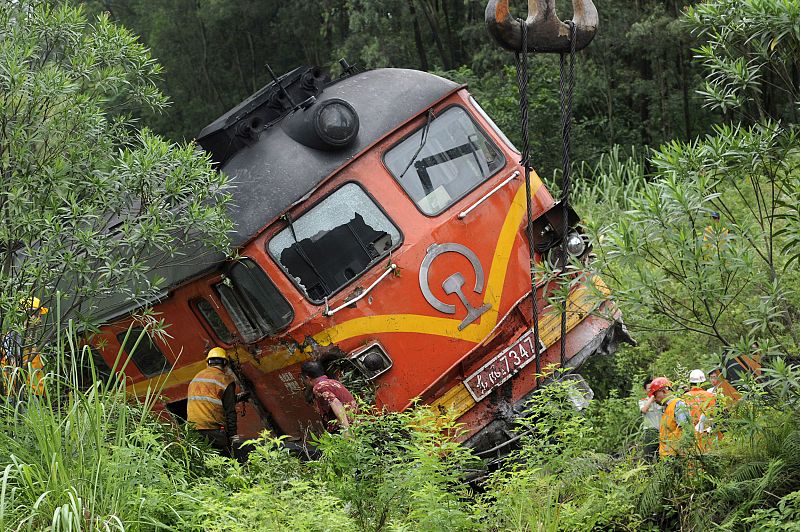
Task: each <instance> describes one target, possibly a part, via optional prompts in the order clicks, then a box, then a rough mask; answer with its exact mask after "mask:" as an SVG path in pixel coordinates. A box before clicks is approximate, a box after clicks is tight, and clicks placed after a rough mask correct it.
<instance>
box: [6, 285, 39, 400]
mask: <svg viewBox="0 0 800 532" xmlns="http://www.w3.org/2000/svg"><path fill="white" fill-rule="evenodd" d="M20 304H21V305H24V308H25V312H26V316H27V318H26V322H25V334H24V335H23V334H21V333H19V332H14V331H12V332H9V333H7V334H6V335H5V336H3V339H2V343H1V345H0V367H2V374H3V388H4V390H5V397H6V398H7V399H12V400H14V401H16V400H19V399H20V398H22V397H24V393H22V392H23V390H22V389H21V388H23V386H22V384H21V383H22V382H25V381H27V389H28V390H29V391H30V393H32V394H33V395H37V396H41V395H43V394H44V361H43V360H42V355H41V353H39V349H38V348H37V347H36V345H35V344H34V340H35V336H36V331H37V330H38V328H39V326H40V325H41V322H42V316H44V315H45V314H47V313H48V311H49V309H48V308H47V307H45V306H43V305H42V302H41V301H40V300H39V298H38V297H31V298H28V299H23V300H22V302H21V303H20ZM20 371H23V372H24V373H26V374H27V379H22V380H17V374H18V373H19V372H20Z"/></svg>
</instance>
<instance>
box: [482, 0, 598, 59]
mask: <svg viewBox="0 0 800 532" xmlns="http://www.w3.org/2000/svg"><path fill="white" fill-rule="evenodd" d="M572 10H573V17H572V23H573V24H574V25H575V48H574V49H575V50H576V51H577V50H580V49H582V48H585V47H586V46H587V45H588V44H589V43H590V42H592V39H593V38H594V36H595V33H597V25H598V22H599V18H598V16H597V8H596V7H595V5H594V3H592V1H591V0H572ZM522 24H525V25H526V26H527V30H528V31H527V34H528V35H527V41H528V42H527V43H525V44H526V45H527V46H526V48H525V51H527V52H555V53H559V52H564V53H566V52H569V51H570V49H571V45H570V25H569V24H568V23H566V22H562V21H561V19H559V18H558V15H557V14H556V5H555V0H528V18H527V19H526V20H525V21H524V22H521V21H520V20H518V19H515V18H514V17H512V16H511V13H510V12H509V10H508V0H489V3H488V4H487V5H486V28H487V29H488V30H489V34H490V35H491V36H492V37H493V38H494V40H496V41H497V42H498V43H499V44H500V46H502V47H503V48H505V49H507V50H511V51H514V52H519V51H522V45H523V43H522Z"/></svg>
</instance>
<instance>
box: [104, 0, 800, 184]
mask: <svg viewBox="0 0 800 532" xmlns="http://www.w3.org/2000/svg"><path fill="white" fill-rule="evenodd" d="M595 3H596V5H597V8H598V11H599V13H600V29H599V32H598V35H597V37H596V38H595V40H594V41H593V42H592V44H591V45H590V46H589V47H588V48H586V49H585V50H584V51H582V52H580V53H579V56H578V66H577V72H578V74H577V87H576V93H575V103H574V113H575V125H574V127H573V142H572V145H573V150H574V151H573V157H574V159H575V160H577V161H581V160H586V161H594V160H596V159H597V158H598V157H599V156H600V154H602V153H603V152H606V151H608V150H610V149H611V148H612V147H613V146H614V145H621V146H623V147H625V148H626V149H627V147H630V146H634V147H641V146H654V147H657V146H659V145H660V144H662V143H664V142H666V141H668V140H673V139H678V140H689V139H692V138H695V137H697V136H699V135H701V134H704V133H706V132H708V131H709V130H710V128H711V126H712V125H713V124H714V123H717V122H719V121H721V120H723V119H724V118H730V116H729V117H725V116H723V114H722V113H719V112H716V113H715V112H712V111H710V110H707V109H706V108H705V107H704V106H703V104H702V103H703V102H702V100H701V96H700V95H699V94H698V92H697V91H698V90H701V89H702V86H703V82H704V77H703V72H702V70H701V68H702V66H701V65H699V64H698V63H697V62H693V61H692V56H693V52H692V48H693V47H695V46H696V45H697V41H696V38H695V37H696V36H694V35H692V34H691V32H690V30H689V27H688V26H687V25H686V24H683V23H681V21H680V20H679V19H680V16H681V15H682V13H683V11H684V9H685V7H686V6H687V5H690V4H692V3H693V2H686V1H680V0H636V1H630V2H619V1H612V0H598V1H597V2H595ZM88 5H89V7H90V8H91V9H92V10H94V11H96V12H99V11H106V12H108V13H109V14H110V16H111V18H112V19H113V20H116V21H119V22H120V23H122V24H124V25H125V26H126V27H129V28H131V29H133V30H134V31H135V32H136V33H138V34H139V35H141V40H142V41H143V42H144V44H146V45H147V46H148V47H150V48H151V49H152V51H153V55H154V56H155V57H157V58H158V59H159V62H160V63H161V64H162V65H163V67H164V73H163V87H162V89H163V91H164V92H165V93H166V94H167V95H168V96H169V97H170V98H171V99H172V102H173V103H172V106H171V107H170V108H169V109H168V110H167V111H166V112H164V113H162V114H160V115H158V116H150V117H146V118H145V122H146V123H148V125H150V126H151V127H153V128H154V129H155V130H156V131H157V132H159V133H162V134H164V135H166V136H168V137H169V138H171V139H173V140H181V139H191V138H194V136H195V135H197V134H198V133H199V131H200V130H201V129H202V128H203V127H204V126H205V125H207V124H209V123H210V122H211V121H213V120H214V119H215V118H216V117H217V116H219V115H221V114H222V113H223V112H224V111H226V110H227V109H229V108H231V107H233V106H234V105H236V104H238V103H239V102H240V101H241V100H242V99H244V98H245V97H246V96H248V95H249V94H251V93H253V92H255V91H256V90H257V89H258V88H260V87H261V86H263V85H264V84H266V83H268V82H269V81H270V77H269V74H268V72H267V69H266V66H265V65H267V64H269V65H270V66H271V67H272V69H273V70H274V71H275V72H276V73H282V72H286V71H288V70H290V69H292V68H295V67H296V66H298V65H300V64H314V65H319V66H322V67H323V68H326V69H327V70H328V71H330V72H331V74H332V75H336V74H337V73H338V72H339V71H340V67H339V65H338V63H337V61H338V60H339V59H340V58H345V59H346V60H347V61H349V62H350V63H356V64H357V65H358V66H360V67H361V68H377V67H399V68H414V69H421V70H426V71H435V72H437V73H440V74H442V75H444V76H446V77H449V78H451V79H454V80H457V81H461V82H464V83H468V84H469V86H470V89H471V90H472V92H473V93H474V95H475V96H476V98H477V99H478V101H479V102H481V104H482V105H483V106H484V107H485V108H486V109H487V110H488V111H489V113H490V114H491V115H492V116H493V117H494V118H495V120H496V121H497V122H498V124H499V125H500V127H501V128H502V129H503V130H504V131H506V132H507V133H508V134H509V135H510V136H511V138H512V140H514V139H517V138H518V137H519V126H518V124H517V118H516V117H517V104H516V99H517V89H516V85H515V74H514V71H513V68H512V65H513V61H514V58H513V54H512V53H509V52H507V51H504V50H502V49H500V48H499V46H497V44H496V43H494V42H493V41H492V40H491V39H490V37H489V36H488V34H487V32H486V30H485V26H484V9H485V4H484V3H482V2H479V1H477V0H378V1H367V0H323V1H317V0H301V1H298V2H290V3H287V2H279V1H276V0H244V1H240V2H225V1H206V2H200V1H196V0H176V1H173V2H162V1H160V0H92V1H91V2H89V3H88ZM511 8H512V11H513V10H514V9H516V10H517V15H519V16H523V15H524V9H525V4H524V3H523V2H518V3H517V4H514V3H512V6H511ZM559 13H560V14H561V15H562V17H565V18H566V17H568V14H569V13H571V6H570V5H567V2H561V3H560V4H559ZM531 80H532V81H531V104H532V108H531V117H532V121H531V127H532V130H531V135H532V148H533V149H532V153H533V157H534V158H533V160H534V164H535V165H536V167H537V169H538V170H539V172H540V174H542V175H544V176H548V177H549V176H551V175H552V172H553V171H554V170H555V169H556V168H560V159H559V157H560V144H559V143H560V138H559V134H558V123H559V119H558V92H557V91H558V58H557V56H553V55H548V56H538V57H534V58H533V59H532V69H531ZM761 97H762V99H763V102H762V103H763V111H764V113H765V114H766V115H767V116H770V117H773V118H777V117H779V116H781V114H782V113H783V112H785V109H784V107H783V106H782V105H781V104H782V100H781V98H780V97H779V96H778V95H776V94H775V93H774V91H772V90H770V89H769V87H767V89H766V90H765V91H764V92H763V94H762V95H761ZM739 111H740V112H747V111H748V110H746V109H741V110H739ZM789 112H791V113H794V114H795V115H796V113H797V110H796V109H794V108H792V109H790V110H789ZM731 113H732V112H731ZM795 118H796V117H795Z"/></svg>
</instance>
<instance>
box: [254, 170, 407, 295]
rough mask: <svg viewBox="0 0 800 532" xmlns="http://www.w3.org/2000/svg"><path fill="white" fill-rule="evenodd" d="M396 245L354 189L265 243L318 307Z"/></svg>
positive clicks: (388, 227) (393, 232)
mask: <svg viewBox="0 0 800 532" xmlns="http://www.w3.org/2000/svg"><path fill="white" fill-rule="evenodd" d="M399 243H400V231H399V230H398V229H397V227H395V226H394V224H392V222H391V221H390V220H389V219H388V218H387V217H386V215H385V214H384V213H383V211H381V209H380V208H379V207H378V206H377V205H376V204H375V203H374V202H373V201H372V199H370V197H369V196H368V195H367V193H366V192H364V190H363V189H362V188H361V187H360V186H358V185H357V184H355V183H347V184H346V185H344V186H342V187H341V188H339V189H337V190H336V191H334V192H333V193H332V194H331V195H330V196H328V197H327V198H325V199H324V200H322V201H321V202H320V203H318V204H317V205H315V206H314V207H312V208H311V209H310V210H308V211H307V212H306V213H304V214H303V215H302V216H301V217H300V218H298V219H297V220H294V221H292V222H291V224H290V225H289V227H287V228H285V229H283V230H282V231H280V232H279V233H278V234H276V235H275V236H274V237H273V238H272V240H271V241H270V242H269V246H268V249H269V253H270V255H272V257H273V258H275V260H277V261H278V262H279V263H280V264H281V265H282V266H283V267H284V268H285V269H286V271H287V272H288V273H289V275H290V276H291V277H292V278H293V279H294V281H295V282H296V283H297V284H298V285H300V287H301V288H302V289H303V290H304V291H305V293H306V295H307V296H308V298H309V299H311V300H312V301H314V302H319V303H321V302H322V301H323V300H324V298H325V297H327V296H329V295H331V294H333V293H334V292H336V291H337V290H339V289H340V288H342V287H343V286H345V285H346V284H348V283H349V282H350V281H352V280H353V279H355V278H356V277H359V276H360V275H361V274H362V273H364V272H365V271H366V270H367V269H369V268H370V267H371V266H372V265H373V264H375V262H377V261H379V260H380V259H381V258H383V257H385V256H387V255H388V253H389V251H390V250H391V249H392V248H394V247H395V246H397V244H399Z"/></svg>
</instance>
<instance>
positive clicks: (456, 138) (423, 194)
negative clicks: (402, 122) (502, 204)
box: [384, 107, 506, 215]
mask: <svg viewBox="0 0 800 532" xmlns="http://www.w3.org/2000/svg"><path fill="white" fill-rule="evenodd" d="M423 138H424V139H423ZM423 140H424V141H423ZM384 162H385V163H386V167H387V168H388V169H389V171H390V172H391V173H392V175H393V176H394V177H395V179H397V181H398V182H399V183H400V185H401V186H402V187H403V189H404V190H405V191H406V193H408V195H409V196H411V198H412V199H413V200H414V202H415V203H416V204H417V206H418V207H419V209H420V210H421V211H422V212H424V213H425V214H428V215H435V214H438V213H440V212H442V211H443V210H445V209H446V208H447V207H449V206H450V205H452V204H453V203H455V202H456V201H458V200H459V199H461V198H462V197H464V196H465V195H466V194H467V193H469V192H470V191H471V190H472V189H474V188H475V187H477V186H478V185H479V184H480V183H483V182H484V181H485V180H486V179H488V178H489V177H490V176H491V175H493V174H494V173H495V172H497V171H498V170H500V169H501V168H502V167H503V166H505V163H506V161H505V158H504V157H503V155H502V154H501V153H500V150H498V149H497V147H496V146H495V145H494V144H493V143H492V142H491V141H490V140H489V139H488V138H487V137H486V134H485V133H484V132H483V131H481V129H480V128H479V127H478V126H477V124H475V122H473V121H472V118H471V117H470V116H469V114H468V113H467V112H466V111H465V110H464V109H463V108H461V107H450V108H449V109H447V110H446V111H444V112H443V113H442V114H441V115H439V116H438V117H437V118H436V119H435V120H433V121H431V122H429V123H428V124H426V125H425V127H423V128H421V129H420V130H418V131H416V132H415V133H414V134H413V135H411V136H409V137H406V138H405V139H403V140H402V141H401V142H400V143H399V144H397V145H396V146H394V147H393V148H392V149H391V150H389V151H388V152H386V155H385V156H384Z"/></svg>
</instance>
